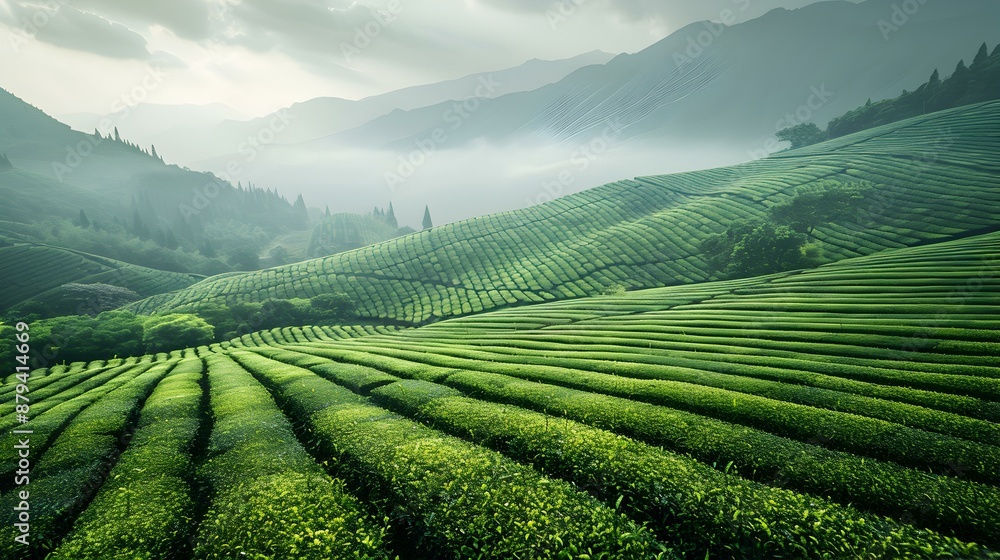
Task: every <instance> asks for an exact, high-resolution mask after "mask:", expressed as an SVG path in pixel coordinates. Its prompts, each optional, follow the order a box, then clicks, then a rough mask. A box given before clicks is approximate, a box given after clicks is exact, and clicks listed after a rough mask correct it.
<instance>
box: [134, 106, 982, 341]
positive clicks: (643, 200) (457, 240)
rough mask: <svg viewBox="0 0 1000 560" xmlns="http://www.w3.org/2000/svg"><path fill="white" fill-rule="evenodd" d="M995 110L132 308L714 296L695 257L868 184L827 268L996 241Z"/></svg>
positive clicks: (615, 188)
mask: <svg viewBox="0 0 1000 560" xmlns="http://www.w3.org/2000/svg"><path fill="white" fill-rule="evenodd" d="M998 126H1000V102H988V103H981V104H977V105H970V106H966V107H962V108H959V109H952V110H947V111H942V112H938V113H934V114H931V115H925V116H921V117H916V118H912V119H909V120H905V121H900V122H897V123H894V124H891V125H886V126H883V127H879V128H875V129H872V130H868V131H865V132H860V133H856V134H853V135H850V136H845V137H842V138H838V139H836V140H833V141H830V142H826V143H823V144H818V145H815V146H810V147H807V148H803V149H801V150H797V151H793V152H787V153H782V154H778V155H776V156H775V157H771V158H767V159H764V160H759V161H753V162H749V163H746V164H742V165H737V166H734V167H728V168H722V169H713V170H708V171H698V172H691V173H681V174H676V175H667V176H657V177H640V178H638V179H635V180H630V181H621V182H617V183H612V184H609V185H605V186H603V187H599V188H595V189H591V190H587V191H584V192H581V193H578V194H574V195H570V196H566V197H564V198H560V199H557V200H554V201H552V202H549V203H546V204H541V205H538V206H535V207H532V208H529V209H526V210H519V211H514V212H508V213H503V214H497V215H491V216H486V217H482V218H477V219H473V220H467V221H463V222H459V223H455V224H450V225H446V226H442V227H437V228H433V229H430V230H425V231H423V232H420V233H418V234H413V235H409V236H406V237H402V238H398V239H394V240H391V241H387V242H384V243H380V244H377V245H373V246H370V247H366V248H363V249H359V250H355V251H350V252H347V253H342V254H338V255H334V256H331V257H327V258H323V259H318V260H311V261H306V262H303V263H298V264H294V265H289V266H283V267H279V268H273V269H268V270H264V271H259V272H253V273H248V274H236V275H226V276H224V277H217V278H210V279H208V280H205V281H203V282H200V283H198V284H195V285H194V286H191V287H190V288H187V289H183V290H179V291H176V292H172V293H168V294H163V295H157V296H154V297H151V298H149V299H146V300H144V301H141V302H137V303H136V304H133V305H132V306H130V307H129V309H131V310H132V311H136V312H139V313H143V314H152V313H168V312H170V311H171V310H174V309H177V308H179V307H182V306H190V305H192V304H197V303H200V302H211V303H218V304H228V305H233V304H236V303H240V302H244V301H263V300H265V299H268V298H276V299H289V298H310V297H313V296H315V295H317V294H322V293H345V294H348V295H349V296H350V298H351V300H352V301H355V302H357V304H358V313H359V315H360V317H361V318H364V319H368V320H379V319H381V320H383V321H384V322H386V323H391V324H398V323H404V324H409V325H413V326H416V325H422V324H426V323H429V322H433V321H436V320H440V319H442V318H449V317H455V316H462V315H470V314H473V313H480V312H483V311H488V310H492V309H497V308H501V307H507V306H510V305H514V304H518V305H520V304H529V303H542V302H549V301H553V300H563V299H570V298H578V297H584V296H591V295H595V294H599V293H602V292H605V291H609V289H614V288H616V287H618V286H620V287H624V288H627V289H641V288H652V287H658V286H669V285H681V284H693V283H698V282H704V281H711V280H718V279H719V277H718V275H716V274H713V273H712V272H710V271H709V267H708V266H707V263H706V261H705V257H704V256H703V254H702V252H701V247H700V246H701V243H702V241H704V240H705V239H707V238H708V237H710V236H712V235H714V234H718V233H720V232H723V231H725V230H726V226H727V224H729V223H732V222H733V221H735V220H740V219H760V218H764V217H766V216H767V214H768V210H769V208H771V207H773V206H775V205H777V204H781V203H783V202H786V201H788V200H789V199H790V198H792V197H793V196H794V195H795V193H796V192H797V191H798V190H799V189H800V188H802V187H804V186H805V187H808V186H810V185H814V184H816V183H818V182H821V181H830V180H833V181H837V182H842V183H853V182H865V183H867V184H872V185H874V187H875V196H874V198H873V199H871V200H869V201H867V202H866V204H865V205H864V206H863V207H862V208H860V209H859V211H858V212H857V213H856V216H855V217H854V218H853V219H851V220H848V221H841V222H834V223H828V224H824V225H821V226H819V227H817V228H816V229H815V230H814V231H812V232H811V238H810V241H811V242H812V243H813V244H814V245H816V246H817V247H818V248H819V250H820V252H821V258H822V260H824V261H825V262H834V261H838V260H841V259H844V258H850V257H857V256H863V255H868V254H873V253H876V252H878V251H882V250H885V249H891V248H901V247H907V246H915V245H919V244H922V243H928V242H934V241H942V240H947V239H950V238H953V237H955V236H960V235H965V234H967V233H968V232H985V231H988V230H990V229H991V228H995V227H996V216H997V215H1000V190H998V189H997V185H998V182H1000V179H998V175H1000V164H998V162H1000V137H998V136H997V135H996V133H995V132H996V130H997V128H998Z"/></svg>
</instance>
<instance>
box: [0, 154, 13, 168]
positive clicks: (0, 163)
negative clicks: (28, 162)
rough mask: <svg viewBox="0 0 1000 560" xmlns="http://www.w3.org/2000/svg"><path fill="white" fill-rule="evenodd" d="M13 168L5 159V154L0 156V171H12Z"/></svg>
mask: <svg viewBox="0 0 1000 560" xmlns="http://www.w3.org/2000/svg"><path fill="white" fill-rule="evenodd" d="M13 168H14V166H13V165H12V164H11V163H10V160H9V159H7V154H0V171H6V170H8V169H13Z"/></svg>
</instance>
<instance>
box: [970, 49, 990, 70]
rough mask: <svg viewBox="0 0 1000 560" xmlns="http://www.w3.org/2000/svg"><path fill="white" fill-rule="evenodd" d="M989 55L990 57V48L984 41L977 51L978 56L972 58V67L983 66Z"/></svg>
mask: <svg viewBox="0 0 1000 560" xmlns="http://www.w3.org/2000/svg"><path fill="white" fill-rule="evenodd" d="M989 57H990V50H989V48H988V47H987V46H986V43H983V45H982V46H981V47H979V52H978V53H976V58H974V59H973V60H972V68H974V69H977V70H978V69H979V67H980V66H982V65H983V63H984V62H986V59H987V58H989Z"/></svg>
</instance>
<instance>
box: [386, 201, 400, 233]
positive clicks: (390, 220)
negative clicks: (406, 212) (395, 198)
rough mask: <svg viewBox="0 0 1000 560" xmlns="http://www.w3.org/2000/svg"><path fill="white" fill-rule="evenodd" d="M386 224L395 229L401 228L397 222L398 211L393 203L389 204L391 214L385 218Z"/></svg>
mask: <svg viewBox="0 0 1000 560" xmlns="http://www.w3.org/2000/svg"><path fill="white" fill-rule="evenodd" d="M385 223H387V224H389V225H390V226H391V227H393V228H398V227H399V222H398V221H396V210H395V209H394V208H393V207H392V203H391V202H390V203H389V213H388V214H387V215H386V216H385Z"/></svg>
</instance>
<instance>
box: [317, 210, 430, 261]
mask: <svg viewBox="0 0 1000 560" xmlns="http://www.w3.org/2000/svg"><path fill="white" fill-rule="evenodd" d="M395 220H396V219H395V217H393V218H392V223H390V222H388V221H387V220H386V219H384V218H381V217H378V216H375V215H373V214H364V215H362V214H333V215H331V216H327V217H325V218H324V219H323V221H321V222H320V223H319V224H317V225H316V227H315V228H313V234H312V238H311V239H310V241H309V251H308V253H309V255H310V257H313V258H315V257H325V256H329V255H335V254H337V253H343V252H345V251H350V250H353V249H360V248H362V247H367V246H369V245H375V244H376V243H381V242H383V241H388V240H390V239H393V238H396V237H399V235H400V229H401V228H399V226H398V225H395ZM409 231H410V232H412V231H413V230H412V229H411V230H409Z"/></svg>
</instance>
